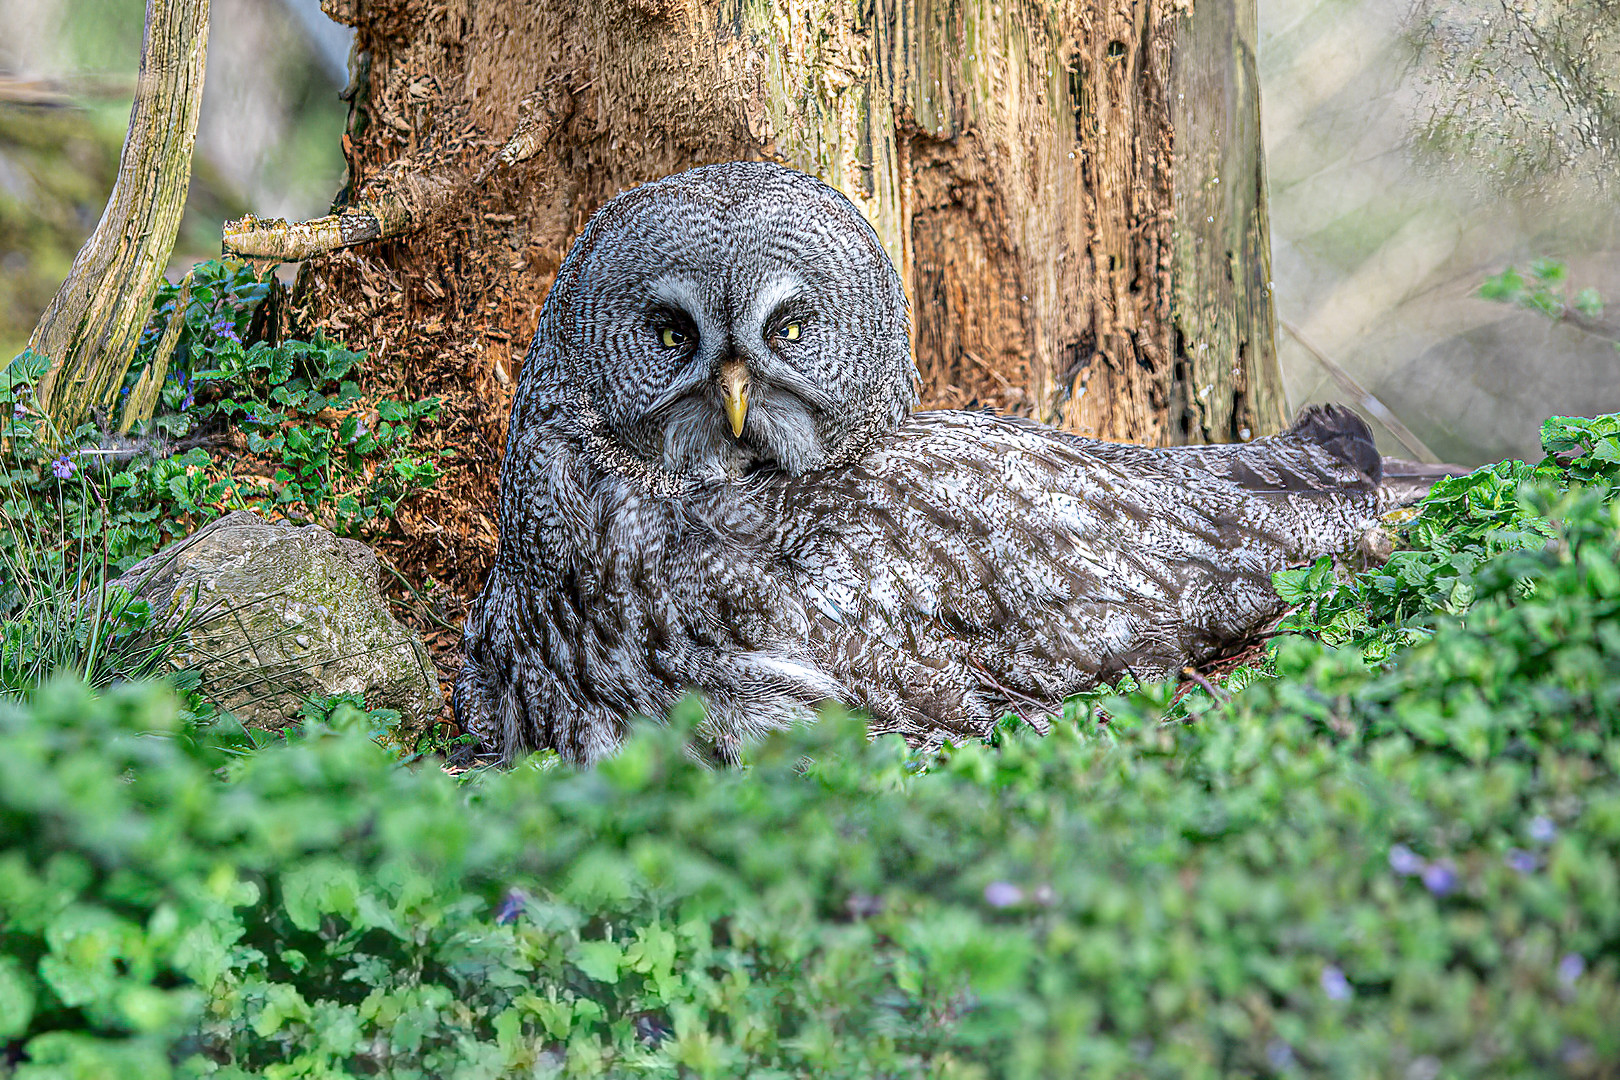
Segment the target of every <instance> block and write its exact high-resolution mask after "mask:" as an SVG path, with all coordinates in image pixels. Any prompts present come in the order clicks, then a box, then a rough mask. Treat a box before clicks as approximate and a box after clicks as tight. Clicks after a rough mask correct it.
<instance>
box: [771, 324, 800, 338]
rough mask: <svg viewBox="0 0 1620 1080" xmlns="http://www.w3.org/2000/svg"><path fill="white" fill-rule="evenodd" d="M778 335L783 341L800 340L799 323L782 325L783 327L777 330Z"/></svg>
mask: <svg viewBox="0 0 1620 1080" xmlns="http://www.w3.org/2000/svg"><path fill="white" fill-rule="evenodd" d="M776 336H777V337H779V338H781V339H782V340H783V341H798V340H799V324H798V323H796V322H791V323H788V324H787V325H786V326H784V327H782V329H780V330H778V331H777V332H776Z"/></svg>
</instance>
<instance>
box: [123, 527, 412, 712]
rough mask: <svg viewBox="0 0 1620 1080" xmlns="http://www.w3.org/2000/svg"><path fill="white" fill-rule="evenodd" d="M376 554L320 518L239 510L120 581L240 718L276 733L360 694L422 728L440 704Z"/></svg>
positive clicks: (208, 690) (212, 695) (213, 696)
mask: <svg viewBox="0 0 1620 1080" xmlns="http://www.w3.org/2000/svg"><path fill="white" fill-rule="evenodd" d="M377 576H378V565H377V557H376V556H375V555H374V554H372V551H371V549H370V548H368V547H367V546H366V545H365V544H362V543H360V542H359V541H358V540H345V539H342V538H340V537H337V536H334V535H333V534H332V533H330V532H328V531H327V530H326V529H323V528H321V527H320V526H318V525H304V526H296V525H290V524H287V523H276V524H271V523H270V522H267V521H265V520H264V519H263V518H261V517H259V515H257V514H255V513H253V512H251V511H247V510H240V511H237V512H236V513H233V514H228V515H226V516H225V517H222V518H220V519H219V520H217V521H214V522H211V523H210V524H208V525H206V526H204V527H203V528H202V529H200V530H198V531H197V532H196V533H195V534H193V535H192V536H190V537H188V538H186V539H185V540H183V541H180V542H179V543H177V544H173V545H171V546H170V547H167V548H165V549H164V550H162V551H160V552H158V553H157V554H156V555H153V556H151V557H150V558H148V559H145V560H143V561H142V562H140V563H138V564H136V565H135V566H133V567H131V568H130V570H129V571H128V572H127V573H125V574H124V575H123V577H121V578H119V580H118V584H121V585H122V586H123V587H124V588H126V589H128V590H129V591H130V592H132V593H135V594H137V595H139V596H144V597H145V598H146V599H147V600H148V601H149V602H150V603H151V605H152V611H153V615H154V622H157V621H158V620H162V623H163V625H164V627H165V628H166V629H168V630H170V631H172V630H174V629H176V628H180V629H181V630H182V631H183V632H182V633H181V635H180V637H179V640H178V641H177V643H176V648H175V655H174V663H175V664H176V666H178V667H181V668H194V669H196V670H198V671H200V672H201V673H202V691H203V693H204V694H205V695H206V696H207V697H208V698H209V699H210V700H212V701H214V702H215V703H217V704H218V705H220V706H221V707H223V708H227V709H229V710H230V711H231V712H233V713H235V714H236V716H237V718H238V719H239V720H241V721H242V722H243V723H246V724H248V725H250V726H253V727H259V728H265V729H269V730H276V729H279V728H282V727H286V726H287V725H288V724H289V723H293V722H296V720H297V719H298V715H299V713H300V711H301V710H302V708H303V706H304V703H305V702H306V701H308V700H310V699H311V698H318V697H324V696H326V695H329V694H339V693H360V694H364V695H365V700H366V705H367V706H368V707H369V708H373V709H379V708H387V709H397V710H398V711H399V713H400V719H401V725H402V727H404V728H405V729H406V730H418V731H419V730H422V729H424V728H426V726H427V725H428V724H430V723H431V722H432V721H433V719H434V718H435V717H436V716H437V715H438V713H439V708H440V705H441V703H442V699H441V697H440V694H439V685H438V677H437V674H436V672H435V669H434V666H433V661H432V658H431V657H430V656H429V655H428V651H427V648H426V647H425V646H424V645H423V644H422V641H421V639H420V638H419V637H418V636H417V635H416V634H415V633H414V632H413V631H412V630H410V629H409V628H408V627H406V626H405V625H404V624H403V623H401V622H400V621H399V620H398V619H396V618H394V615H393V613H392V612H391V611H389V609H388V603H387V601H386V600H384V599H383V596H382V593H381V591H380V590H379V589H378V587H377Z"/></svg>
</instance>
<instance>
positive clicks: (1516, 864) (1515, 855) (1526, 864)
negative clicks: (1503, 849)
mask: <svg viewBox="0 0 1620 1080" xmlns="http://www.w3.org/2000/svg"><path fill="white" fill-rule="evenodd" d="M1504 861H1505V862H1506V863H1507V864H1508V866H1510V867H1512V868H1513V869H1515V870H1517V871H1518V872H1519V873H1521V874H1533V873H1535V872H1536V868H1537V867H1538V866H1540V865H1541V860H1540V859H1538V858H1536V853H1535V852H1533V851H1525V850H1524V849H1523V848H1513V849H1512V850H1510V851H1509V852H1508V853H1507V855H1506V856H1505V857H1504Z"/></svg>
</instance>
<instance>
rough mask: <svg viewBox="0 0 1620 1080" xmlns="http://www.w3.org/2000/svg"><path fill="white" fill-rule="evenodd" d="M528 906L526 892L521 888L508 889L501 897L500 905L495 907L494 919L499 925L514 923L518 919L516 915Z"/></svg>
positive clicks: (520, 913)
mask: <svg viewBox="0 0 1620 1080" xmlns="http://www.w3.org/2000/svg"><path fill="white" fill-rule="evenodd" d="M528 906H529V894H528V893H526V892H524V891H523V890H522V889H517V888H512V889H508V890H506V895H505V896H504V897H502V898H501V906H500V907H498V908H496V909H495V921H496V922H497V923H499V924H500V925H501V926H506V925H508V924H510V923H515V922H517V921H518V916H519V915H522V914H523V911H524V909H525V908H527V907H528Z"/></svg>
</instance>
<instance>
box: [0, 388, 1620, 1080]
mask: <svg viewBox="0 0 1620 1080" xmlns="http://www.w3.org/2000/svg"><path fill="white" fill-rule="evenodd" d="M1544 434H1545V440H1546V444H1547V448H1548V450H1549V453H1550V455H1551V456H1550V457H1549V459H1548V460H1547V461H1545V462H1543V463H1541V464H1539V465H1526V464H1523V463H1506V464H1503V465H1500V466H1496V467H1494V468H1490V469H1486V470H1482V471H1480V472H1478V473H1475V474H1473V475H1472V476H1469V477H1464V478H1461V479H1458V480H1454V481H1451V482H1449V483H1447V484H1444V485H1442V486H1441V487H1440V488H1439V489H1437V491H1436V492H1435V494H1434V495H1433V496H1432V497H1431V499H1430V501H1429V502H1428V503H1427V504H1425V506H1424V507H1423V510H1422V513H1421V514H1420V515H1419V516H1417V517H1416V518H1415V519H1414V520H1413V521H1411V522H1409V523H1408V524H1406V525H1405V526H1404V527H1403V529H1402V540H1403V542H1404V545H1405V546H1404V548H1403V549H1402V550H1401V551H1400V552H1398V553H1397V556H1396V558H1395V559H1394V560H1392V561H1391V562H1390V563H1389V565H1387V566H1385V567H1382V568H1379V569H1376V570H1372V571H1369V572H1366V573H1363V574H1360V575H1359V576H1357V577H1356V578H1354V580H1352V581H1350V582H1349V583H1348V584H1343V585H1341V584H1339V583H1337V582H1336V579H1335V576H1334V574H1333V573H1332V570H1331V567H1329V566H1327V565H1326V564H1322V565H1319V566H1317V567H1313V568H1307V569H1303V570H1300V571H1294V572H1290V573H1288V574H1285V575H1282V576H1281V578H1280V579H1279V586H1280V587H1281V588H1283V589H1284V590H1288V591H1289V592H1290V595H1291V596H1292V598H1293V599H1295V600H1297V601H1298V602H1299V603H1300V604H1301V605H1302V606H1301V609H1300V612H1299V613H1298V614H1297V615H1296V616H1295V620H1294V629H1295V631H1296V633H1294V634H1291V635H1287V636H1284V637H1282V638H1280V639H1279V640H1278V642H1277V645H1276V648H1275V652H1274V658H1273V660H1272V661H1271V663H1270V664H1269V665H1268V667H1267V669H1266V670H1248V671H1245V672H1243V673H1241V674H1240V675H1239V676H1238V677H1237V678H1236V679H1234V680H1233V682H1232V683H1231V684H1230V685H1238V684H1246V685H1244V687H1243V689H1241V691H1240V692H1237V693H1233V694H1230V695H1229V696H1228V695H1227V694H1226V693H1225V692H1223V693H1222V694H1221V695H1218V696H1211V695H1209V694H1207V693H1204V692H1197V693H1194V694H1192V695H1189V696H1186V697H1183V698H1182V699H1180V700H1179V701H1176V702H1173V701H1172V696H1173V690H1172V688H1169V687H1158V686H1149V687H1141V688H1136V689H1134V690H1132V691H1131V692H1129V693H1114V694H1104V695H1096V696H1094V697H1093V698H1092V699H1091V700H1089V701H1080V702H1076V703H1075V705H1074V707H1073V709H1072V710H1071V713H1072V718H1071V719H1070V720H1068V721H1065V722H1064V723H1062V724H1060V725H1058V726H1057V728H1056V730H1055V731H1054V732H1053V734H1052V735H1050V736H1049V737H1046V738H1037V737H1034V736H1032V735H1030V734H1028V733H1027V732H1025V731H1022V730H1019V729H1017V728H1016V727H1015V726H1012V725H1010V724H1009V725H1008V726H1006V727H1004V728H1003V729H1002V730H1001V731H1000V732H998V735H997V738H996V739H995V740H994V745H988V744H977V743H975V744H970V745H965V746H961V747H951V748H947V749H946V750H945V751H944V752H942V753H940V754H938V755H933V756H928V757H922V756H919V755H917V754H914V753H911V752H908V751H907V750H906V749H905V748H904V746H902V745H901V744H899V743H898V742H896V741H894V740H893V739H883V740H878V741H876V742H872V743H868V742H866V741H865V740H863V739H862V738H861V736H860V733H859V730H858V726H857V725H855V724H854V722H852V721H848V720H840V719H838V718H836V717H829V718H827V719H826V720H825V721H824V722H823V723H822V724H819V725H816V726H814V727H812V728H809V729H806V730H803V731H798V732H794V733H792V734H790V735H785V736H782V737H781V738H779V739H777V740H776V741H774V742H772V743H769V744H767V745H765V746H763V747H761V748H759V750H758V751H757V752H756V753H755V755H754V758H753V761H752V764H751V765H750V766H749V767H748V768H747V769H746V770H739V771H725V772H716V771H711V770H707V769H705V768H702V767H701V766H699V765H697V764H695V763H694V762H692V761H691V760H690V759H689V758H688V757H687V756H686V755H685V754H684V753H683V752H682V750H681V738H680V732H681V727H682V724H683V723H689V722H690V720H691V716H690V715H686V716H684V717H683V716H680V715H678V716H676V717H675V718H673V725H672V727H671V728H668V729H661V728H652V727H649V728H648V729H646V730H644V731H643V732H641V734H640V735H639V736H638V737H636V738H635V739H634V740H632V742H631V743H630V744H629V745H628V746H627V747H626V749H625V752H624V753H623V754H622V755H621V756H620V757H618V758H616V759H614V760H612V761H610V762H607V763H605V764H604V765H602V766H601V767H600V768H598V769H596V770H595V771H589V772H578V771H574V770H571V769H568V768H563V767H558V766H556V765H555V764H554V763H552V762H547V761H545V760H543V759H536V760H534V761H531V762H530V763H528V764H527V765H525V766H523V767H520V768H518V769H516V770H514V771H512V772H509V773H504V774H485V775H480V776H476V777H474V778H472V779H470V780H469V779H468V778H465V777H463V778H455V777H451V776H449V775H446V774H445V773H444V772H442V771H441V770H439V769H437V768H434V767H432V765H431V764H430V763H427V762H424V761H422V760H417V761H414V762H409V761H401V760H400V759H399V757H398V756H397V755H396V754H395V753H393V752H390V751H389V750H387V749H385V748H384V747H382V746H380V745H379V744H378V742H377V740H376V738H375V733H374V732H371V731H369V730H368V729H367V726H366V722H365V721H364V720H363V719H362V718H361V717H359V715H358V714H356V713H355V712H354V711H353V710H348V709H343V708H339V709H338V710H336V711H335V712H334V713H333V714H332V715H331V717H330V718H329V719H328V720H327V721H326V722H325V723H319V724H312V725H311V726H310V728H309V729H308V731H307V733H306V735H305V736H304V737H302V738H299V739H295V740H293V741H291V742H289V743H287V744H285V745H280V746H276V747H274V748H270V749H265V750H260V751H258V752H252V753H244V752H243V743H242V740H241V737H240V734H239V733H236V734H233V733H232V732H231V731H230V730H229V729H228V728H227V726H226V725H225V724H224V723H223V722H221V723H216V724H214V725H213V726H204V725H199V724H197V723H196V722H195V721H193V720H190V719H188V717H187V716H186V715H185V714H183V713H182V712H181V711H180V710H179V707H178V706H177V704H176V702H175V699H174V697H173V695H172V694H171V693H169V692H168V691H167V690H165V688H164V687H162V686H161V685H157V684H129V685H121V686H116V687H114V688H112V689H110V690H108V691H106V692H104V693H103V694H101V695H100V696H93V695H92V694H91V693H90V692H89V691H87V690H86V689H85V688H84V687H83V686H82V685H80V684H78V683H76V682H56V683H51V684H48V685H46V686H45V687H43V688H41V689H40V690H39V691H38V692H37V693H36V694H35V695H34V696H33V698H32V701H31V703H30V704H29V705H27V706H22V705H16V704H11V705H0V1062H5V1063H6V1064H0V1072H5V1071H7V1070H8V1069H9V1070H10V1071H12V1072H13V1073H14V1074H15V1075H16V1076H18V1077H27V1078H37V1077H92V1076H94V1077H99V1076H114V1075H116V1076H119V1077H124V1078H130V1080H134V1078H144V1077H168V1076H176V1075H181V1076H192V1075H217V1076H221V1077H229V1076H244V1075H262V1076H266V1077H273V1078H282V1077H302V1076H311V1077H333V1076H368V1075H387V1076H400V1077H411V1076H420V1077H440V1076H457V1077H460V1076H465V1077H476V1076H489V1077H495V1076H530V1075H538V1076H549V1075H561V1076H615V1077H621V1076H622V1077H635V1076H650V1077H660V1076H667V1077H677V1076H679V1077H688V1076H690V1077H708V1076H739V1077H740V1076H748V1077H790V1076H791V1077H811V1076H815V1077H822V1076H829V1077H840V1076H843V1077H909V1076H938V1077H969V1076H973V1077H978V1076H985V1077H989V1076H1008V1077H1066V1076H1079V1075H1085V1076H1130V1077H1167V1078H1169V1077H1177V1078H1179V1077H1201V1076H1228V1075H1239V1076H1292V1075H1299V1076H1304V1075H1327V1076H1335V1077H1390V1076H1395V1077H1399V1076H1407V1077H1442V1076H1504V1077H1506V1076H1514V1077H1518V1076H1531V1075H1534V1076H1614V1075H1617V1071H1620V1069H1617V1065H1616V1063H1617V1062H1620V1028H1617V1026H1616V1025H1615V1023H1614V1019H1615V1017H1617V1016H1620V861H1617V858H1616V856H1617V853H1620V740H1617V735H1620V574H1617V573H1616V571H1615V567H1616V565H1617V564H1620V498H1617V494H1620V417H1617V416H1609V417H1602V418H1599V419H1597V420H1595V421H1577V420H1555V421H1551V422H1549V425H1548V427H1547V429H1546V431H1545V433H1544ZM1576 450H1580V451H1583V453H1581V454H1580V455H1579V456H1575V454H1574V452H1575V451H1576ZM688 713H689V710H688ZM1167 715H1170V716H1171V717H1172V719H1171V720H1169V721H1168V722H1166V720H1165V719H1164V718H1165V717H1166V716H1167ZM1099 716H1100V717H1103V718H1105V719H1103V720H1102V721H1099V720H1098V719H1096V718H1097V717H1099Z"/></svg>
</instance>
